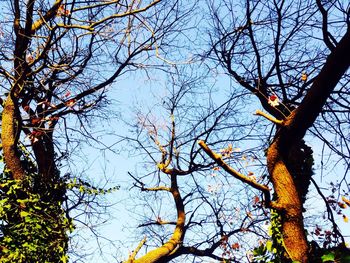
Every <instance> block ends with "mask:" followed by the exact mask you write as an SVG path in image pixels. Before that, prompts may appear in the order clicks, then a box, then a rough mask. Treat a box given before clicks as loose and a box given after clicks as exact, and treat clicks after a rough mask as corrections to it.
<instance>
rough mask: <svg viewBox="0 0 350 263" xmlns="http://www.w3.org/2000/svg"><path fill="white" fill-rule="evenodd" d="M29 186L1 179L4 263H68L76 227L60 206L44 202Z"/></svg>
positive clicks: (0, 226)
mask: <svg viewBox="0 0 350 263" xmlns="http://www.w3.org/2000/svg"><path fill="white" fill-rule="evenodd" d="M29 186H30V182H28V181H16V180H9V179H4V178H2V179H1V183H0V187H1V188H0V196H1V201H0V234H1V236H0V250H1V262H4V263H6V262H9V263H10V262H19V263H21V262H23V263H24V262H40V263H41V262H45V263H46V262H67V261H68V256H67V244H68V233H70V232H72V231H73V229H74V225H73V222H72V220H71V219H69V218H68V217H67V216H66V214H65V212H64V211H63V209H62V208H61V204H60V203H59V202H52V201H50V202H45V201H44V198H43V197H42V195H43V194H45V193H43V194H42V195H40V194H38V193H32V191H31V189H30V187H29Z"/></svg>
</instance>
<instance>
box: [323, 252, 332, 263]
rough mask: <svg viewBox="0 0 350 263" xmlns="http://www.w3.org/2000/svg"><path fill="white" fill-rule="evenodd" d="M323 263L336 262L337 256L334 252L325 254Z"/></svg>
mask: <svg viewBox="0 0 350 263" xmlns="http://www.w3.org/2000/svg"><path fill="white" fill-rule="evenodd" d="M321 259H322V262H328V261H334V259H335V254H334V253H333V252H329V253H327V254H324V255H323V256H322V257H321Z"/></svg>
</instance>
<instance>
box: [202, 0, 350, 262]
mask: <svg viewBox="0 0 350 263" xmlns="http://www.w3.org/2000/svg"><path fill="white" fill-rule="evenodd" d="M225 5H226V6H227V7H228V6H231V7H234V6H233V4H232V3H231V2H229V1H227V2H225V3H224V4H223V5H222V6H225ZM219 8H220V6H218V7H217V6H215V4H214V3H212V10H213V16H212V17H213V21H214V23H215V26H216V31H215V34H216V35H215V37H216V38H215V40H213V45H212V51H213V52H214V53H215V55H216V58H217V59H218V60H219V62H220V63H221V64H222V65H223V66H224V68H225V69H226V70H227V72H228V74H230V75H231V76H232V77H233V78H234V79H235V80H236V81H237V82H238V83H239V84H240V85H241V86H242V87H243V88H245V89H247V90H249V91H250V92H251V93H252V94H254V95H255V96H256V97H257V98H258V99H259V101H260V103H261V105H262V106H263V108H264V109H265V110H266V111H267V112H268V113H269V114H270V115H267V114H266V113H263V112H261V111H257V114H258V115H261V116H263V117H265V118H267V119H268V120H270V121H271V122H272V123H273V124H274V125H276V132H275V135H274V136H273V137H272V138H271V142H270V145H269V147H268V149H267V153H266V158H267V167H268V172H269V176H270V178H271V181H272V185H273V192H274V198H273V199H274V200H273V201H270V200H269V199H268V198H266V199H265V203H266V206H267V207H270V208H271V209H274V210H275V211H276V212H277V213H278V214H279V216H280V218H281V232H282V237H283V242H284V245H285V249H286V252H287V253H288V258H290V259H292V260H296V261H300V262H307V261H308V258H309V255H308V252H309V245H308V241H307V239H306V235H305V227H304V224H303V215H302V211H303V203H304V202H305V198H306V194H307V192H308V186H309V184H310V182H311V180H312V179H311V176H312V169H310V167H307V166H310V165H312V151H311V149H310V148H309V147H308V146H306V145H305V142H304V140H303V139H304V137H305V134H306V132H307V131H308V130H309V129H310V128H312V127H313V125H314V123H315V122H316V119H317V117H318V116H319V115H320V114H321V113H322V114H323V116H324V117H323V118H324V119H326V120H327V117H326V116H325V115H326V112H327V110H328V111H330V112H332V113H331V114H337V113H336V112H337V110H338V109H339V110H340V113H339V115H342V112H343V111H344V110H345V111H346V108H343V107H342V105H340V104H341V103H337V102H335V103H334V104H332V105H331V103H330V102H327V101H341V98H339V100H338V99H337V98H336V97H337V96H339V94H341V93H342V92H343V91H344V90H346V89H347V87H346V85H343V81H344V80H345V79H347V77H348V75H347V74H346V72H347V69H348V67H349V63H350V57H349V55H348V54H347V51H346V49H347V46H349V44H350V43H349V41H350V32H349V13H348V12H349V9H348V7H346V4H345V3H344V2H342V1H333V2H332V3H327V4H326V3H323V2H321V1H316V5H315V3H314V2H312V1H303V2H299V1H287V2H285V1H282V2H273V3H270V2H266V1H256V2H251V1H246V3H245V5H244V8H245V10H244V12H245V15H244V18H242V19H238V18H237V17H234V16H231V17H232V20H231V21H229V22H228V24H225V22H227V20H226V21H225V22H223V20H222V19H220V11H219ZM226 12H227V11H226ZM319 17H321V19H319V21H317V18H319ZM228 20H229V19H228ZM311 21H312V22H311ZM260 32H264V33H260ZM266 35H267V36H266ZM320 36H322V39H320ZM303 38H304V39H303ZM310 43H312V46H310ZM252 61H253V62H252ZM345 82H346V80H345ZM325 107H326V108H327V110H326V109H325ZM341 118H342V116H340V117H339V120H340V119H341ZM331 125H332V124H331ZM344 140H346V139H345V138H344ZM327 142H328V143H329V141H327ZM202 146H203V147H204V149H206V148H205V144H202ZM206 150H207V152H208V153H210V150H209V149H206ZM213 157H214V158H215V156H213ZM342 157H343V156H342ZM216 160H217V161H219V159H218V158H216ZM241 180H243V178H242V179H241ZM253 187H255V188H257V186H253ZM259 187H260V190H261V191H263V192H265V191H266V189H263V185H261V186H259ZM266 194H267V192H266Z"/></svg>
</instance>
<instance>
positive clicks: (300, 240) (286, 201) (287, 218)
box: [267, 139, 308, 263]
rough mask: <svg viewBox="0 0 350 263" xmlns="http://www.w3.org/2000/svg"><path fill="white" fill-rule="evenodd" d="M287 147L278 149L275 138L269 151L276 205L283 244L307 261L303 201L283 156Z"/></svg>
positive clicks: (293, 255) (291, 254) (269, 167)
mask: <svg viewBox="0 0 350 263" xmlns="http://www.w3.org/2000/svg"><path fill="white" fill-rule="evenodd" d="M284 152H285V149H279V140H278V139H277V140H275V141H274V142H273V143H272V144H271V145H270V147H269V149H268V152H267V166H268V170H269V174H270V177H271V180H272V183H273V187H274V190H275V195H276V198H277V200H276V209H277V212H278V213H279V215H280V216H281V223H282V229H281V231H282V236H283V242H284V247H285V249H286V252H287V253H288V255H289V257H290V258H291V259H292V260H293V261H299V262H302V263H304V262H308V243H307V239H306V235H305V230H304V224H303V214H302V211H303V204H302V201H301V200H300V196H299V193H298V190H297V187H296V184H295V180H294V179H293V176H292V174H291V173H290V171H289V170H288V168H287V162H286V160H285V159H284V158H283V156H284V154H283V153H284Z"/></svg>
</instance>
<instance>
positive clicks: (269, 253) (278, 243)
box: [253, 210, 290, 263]
mask: <svg viewBox="0 0 350 263" xmlns="http://www.w3.org/2000/svg"><path fill="white" fill-rule="evenodd" d="M281 226H282V225H281V219H280V216H279V215H278V213H277V212H276V211H274V210H271V226H270V229H269V235H270V236H271V239H269V240H267V241H266V242H265V243H263V244H261V245H260V246H259V247H257V248H255V249H254V250H253V256H254V261H253V262H254V263H286V262H290V260H289V259H288V257H287V254H286V251H285V248H284V245H283V238H282V232H281Z"/></svg>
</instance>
